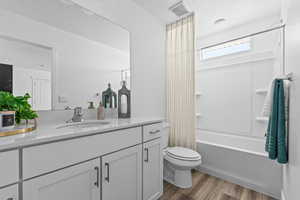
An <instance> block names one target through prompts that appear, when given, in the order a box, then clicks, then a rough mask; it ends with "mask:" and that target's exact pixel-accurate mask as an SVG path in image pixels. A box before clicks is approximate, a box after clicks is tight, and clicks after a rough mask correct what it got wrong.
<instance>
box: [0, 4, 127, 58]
mask: <svg viewBox="0 0 300 200" xmlns="http://www.w3.org/2000/svg"><path fill="white" fill-rule="evenodd" d="M63 2H65V3H63ZM68 2H69V3H68ZM0 8H1V9H3V10H8V11H11V12H14V13H17V14H19V15H23V16H25V17H28V18H31V19H33V20H36V21H40V22H42V23H46V24H48V25H50V26H54V27H56V28H58V29H61V30H64V31H67V32H71V33H74V34H77V35H80V36H83V37H85V38H87V39H90V40H93V41H97V42H101V43H104V44H106V45H109V46H111V47H113V48H116V49H119V50H122V51H125V52H126V53H129V32H128V31H127V30H125V29H123V28H121V27H120V26H117V25H115V24H113V23H112V22H110V21H108V20H107V19H105V18H102V17H100V16H97V15H93V13H90V12H88V11H87V10H85V9H83V8H81V7H79V6H78V5H76V4H74V3H72V2H70V1H69V0H1V1H0Z"/></svg>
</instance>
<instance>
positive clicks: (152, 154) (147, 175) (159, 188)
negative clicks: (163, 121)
mask: <svg viewBox="0 0 300 200" xmlns="http://www.w3.org/2000/svg"><path fill="white" fill-rule="evenodd" d="M143 159H144V162H143V163H144V164H143V200H155V199H158V198H159V197H160V196H161V195H162V192H163V177H162V174H163V156H162V146H161V139H156V140H153V141H150V142H147V143H145V144H144V156H143Z"/></svg>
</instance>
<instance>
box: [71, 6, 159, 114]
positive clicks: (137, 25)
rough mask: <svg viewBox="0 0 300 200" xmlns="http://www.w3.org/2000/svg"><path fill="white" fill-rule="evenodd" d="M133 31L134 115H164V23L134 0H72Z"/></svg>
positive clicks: (132, 75)
mask: <svg viewBox="0 0 300 200" xmlns="http://www.w3.org/2000/svg"><path fill="white" fill-rule="evenodd" d="M73 1H74V2H76V3H78V4H80V5H81V6H84V7H86V8H88V9H90V10H92V11H94V12H96V13H98V14H99V15H101V16H104V17H106V18H108V19H110V20H112V21H113V22H115V23H117V24H120V25H122V26H123V27H125V28H126V29H127V30H129V31H130V34H131V38H130V39H131V41H130V43H131V46H130V47H131V67H132V73H131V78H132V87H131V88H132V97H131V99H132V116H134V117H157V116H159V117H164V116H165V25H163V24H161V23H160V22H159V21H158V20H157V19H156V18H155V17H153V16H152V15H151V14H149V13H148V12H146V11H145V10H144V9H142V8H141V7H139V6H138V5H136V4H135V3H133V2H132V1H131V0H121V1H120V0H73Z"/></svg>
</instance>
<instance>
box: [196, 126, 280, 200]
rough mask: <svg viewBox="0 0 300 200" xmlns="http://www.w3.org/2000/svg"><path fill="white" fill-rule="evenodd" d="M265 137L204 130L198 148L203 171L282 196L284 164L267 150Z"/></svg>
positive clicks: (277, 196) (244, 185)
mask: <svg viewBox="0 0 300 200" xmlns="http://www.w3.org/2000/svg"><path fill="white" fill-rule="evenodd" d="M264 145H265V139H264V138H249V137H243V136H236V135H226V134H221V133H214V132H207V131H203V130H201V135H198V137H197V151H198V152H199V153H200V154H201V156H202V164H201V166H200V167H199V168H198V170H199V171H201V172H203V173H207V174H210V175H212V176H215V177H219V178H221V179H223V180H226V181H229V182H232V183H235V184H239V185H241V186H243V187H246V188H250V189H252V190H255V191H258V192H261V193H264V194H266V195H269V196H271V197H273V198H275V199H280V195H281V188H282V166H281V165H279V164H278V163H277V162H276V161H273V160H270V159H269V158H268V156H267V153H266V152H265V151H264Z"/></svg>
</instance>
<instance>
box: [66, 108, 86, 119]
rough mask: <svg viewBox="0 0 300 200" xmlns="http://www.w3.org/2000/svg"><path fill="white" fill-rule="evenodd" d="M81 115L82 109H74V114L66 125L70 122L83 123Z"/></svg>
mask: <svg viewBox="0 0 300 200" xmlns="http://www.w3.org/2000/svg"><path fill="white" fill-rule="evenodd" d="M82 117H83V113H82V108H81V107H76V108H74V114H73V117H72V119H70V120H68V121H67V123H70V122H82V121H83V118H82Z"/></svg>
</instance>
